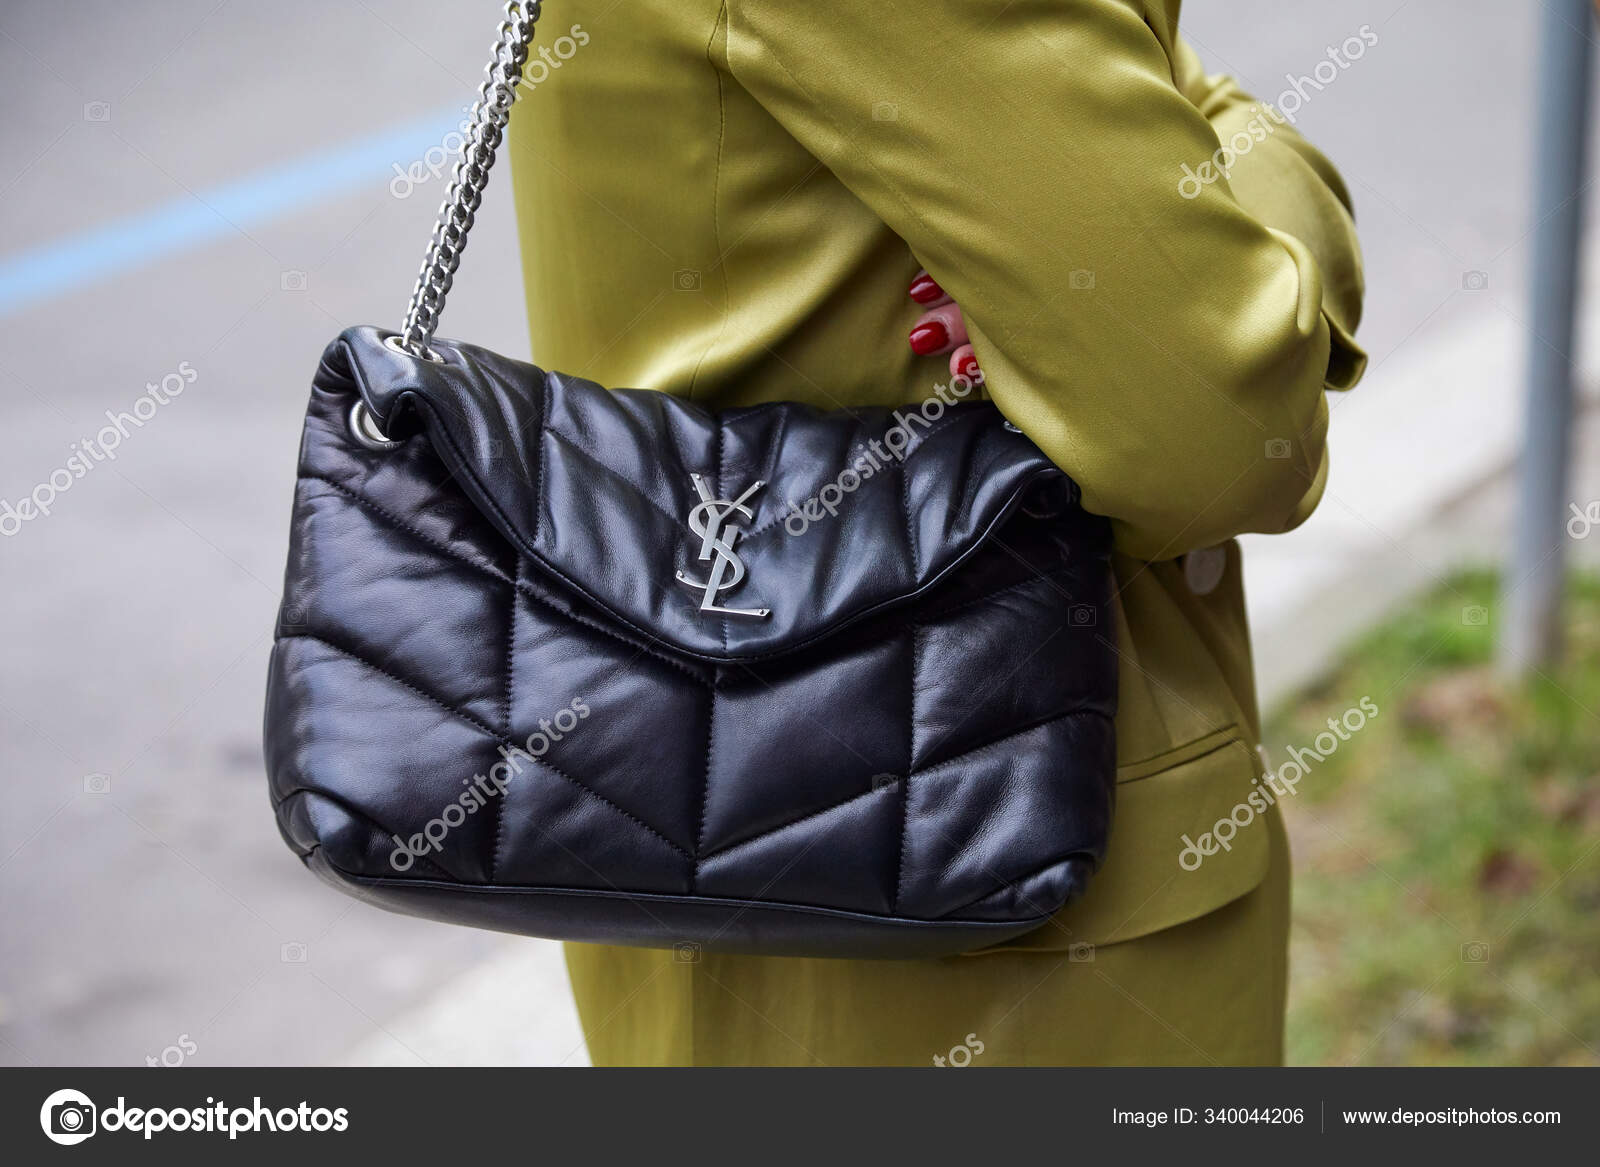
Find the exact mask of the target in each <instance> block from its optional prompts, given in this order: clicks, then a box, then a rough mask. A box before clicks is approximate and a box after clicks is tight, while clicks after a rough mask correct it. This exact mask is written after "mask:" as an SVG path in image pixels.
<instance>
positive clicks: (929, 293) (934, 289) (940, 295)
mask: <svg viewBox="0 0 1600 1167" xmlns="http://www.w3.org/2000/svg"><path fill="white" fill-rule="evenodd" d="M911 298H912V299H913V300H915V301H916V302H917V303H919V304H931V303H933V302H934V301H935V300H942V299H944V289H943V288H941V287H940V286H939V285H938V284H936V283H934V282H933V277H932V276H930V275H920V276H918V277H917V278H916V279H914V280H912V281H911Z"/></svg>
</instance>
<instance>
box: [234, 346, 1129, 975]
mask: <svg viewBox="0 0 1600 1167" xmlns="http://www.w3.org/2000/svg"><path fill="white" fill-rule="evenodd" d="M379 341H380V334H378V333H376V332H374V331H373V330H370V329H363V330H351V331H349V332H347V333H345V334H344V335H343V336H341V337H340V338H339V339H338V340H337V341H335V342H334V344H332V345H330V346H329V349H328V351H327V353H325V354H324V359H323V363H322V367H321V368H320V370H319V372H318V376H317V378H316V381H315V383H314V386H313V392H312V400H311V406H310V409H309V412H308V416H307V422H306V430H305V439H304V442H303V443H302V449H301V461H300V470H299V484H298V486H297V489H296V499H295V510H294V523H293V531H292V536H291V548H290V555H289V566H288V571H287V577H286V583H285V599H284V610H283V618H282V622H281V625H280V628H279V639H278V641H277V644H276V646H275V648H274V651H273V660H272V667H271V673H270V677H269V682H268V709H267V734H266V747H267V761H268V769H269V773H270V777H271V782H272V793H273V798H274V801H275V803H276V805H277V807H278V814H279V823H280V826H281V828H282V830H283V832H284V834H285V837H286V838H287V839H288V840H289V842H290V843H291V845H292V846H293V847H294V848H295V849H296V851H297V852H299V853H300V854H301V855H302V856H303V857H304V858H305V859H306V862H307V863H308V865H310V866H311V867H312V868H313V870H315V871H316V872H317V873H318V874H319V875H321V876H322V877H324V878H327V879H329V880H331V881H333V882H335V883H338V884H340V885H342V886H345V887H347V888H350V889H352V890H355V891H357V893H358V894H361V895H362V896H363V897H365V898H369V899H372V900H374V901H375V902H380V903H384V904H386V905H387V906H391V907H394V908H396V909H397V910H402V911H411V912H415V913H417V914H421V915H429V916H439V917H442V918H451V919H460V920H466V921H470V922H474V923H480V924H483V925H485V926H489V927H498V928H503V929H506V930H511V931H526V932H529V933H532V934H537V935H549V936H555V937H558V938H577V939H600V940H609V941H612V942H620V943H649V944H671V943H676V942H680V941H685V940H692V941H694V942H696V943H702V944H705V945H707V946H710V947H717V948H729V949H734V950H755V951H767V952H797V953H811V954H818V955H833V954H848V955H875V954H881V955H899V956H904V955H916V954H921V953H937V952H948V951H956V950H959V949H961V948H964V947H971V946H974V945H977V944H982V943H993V942H996V941H998V940H1000V939H1004V938H1005V937H1006V936H1009V935H1015V934H1016V933H1018V932H1020V931H1023V930H1026V929H1027V928H1029V927H1033V926H1036V925H1037V924H1038V923H1039V922H1040V921H1041V920H1042V919H1044V918H1045V917H1047V916H1048V915H1049V914H1050V913H1051V912H1053V911H1055V910H1056V909H1057V908H1059V907H1060V905H1061V904H1062V903H1063V902H1064V901H1065V900H1066V899H1067V898H1069V897H1070V896H1072V895H1074V894H1076V893H1077V892H1078V891H1079V890H1081V888H1082V886H1083V884H1084V882H1085V880H1086V879H1087V878H1088V875H1089V873H1090V872H1092V870H1093V869H1094V867H1096V866H1097V865H1098V863H1099V860H1100V858H1101V855H1102V853H1103V849H1104V844H1105V838H1106V833H1107V830H1108V827H1109V818H1110V813H1111V793H1112V777H1113V766H1114V757H1113V750H1114V746H1113V738H1112V734H1111V717H1112V715H1113V713H1114V700H1115V688H1116V682H1115V659H1114V652H1113V649H1112V646H1111V645H1110V642H1109V640H1108V639H1107V637H1106V635H1104V630H1107V629H1109V628H1110V627H1112V622H1111V619H1110V612H1109V609H1108V607H1107V606H1108V605H1109V603H1110V592H1109V570H1108V566H1107V540H1106V537H1105V529H1104V526H1103V524H1101V523H1100V522H1099V521H1098V520H1094V519H1091V518H1090V517H1088V516H1086V515H1084V514H1083V513H1082V512H1081V511H1079V510H1077V509H1076V508H1075V506H1074V505H1073V501H1074V499H1073V491H1072V488H1071V486H1070V484H1069V483H1067V482H1066V480H1065V479H1064V477H1063V476H1062V475H1061V474H1060V473H1059V471H1057V470H1055V469H1054V467H1052V466H1050V465H1049V463H1048V462H1047V461H1046V460H1045V459H1044V458H1043V456H1042V455H1041V454H1039V452H1038V451H1037V449H1036V448H1034V447H1033V446H1032V445H1031V443H1029V442H1027V440H1026V439H1025V438H1022V437H1021V435H1018V434H1016V433H1014V432H1011V431H1008V430H1007V429H1005V428H1004V427H1003V426H1002V425H1001V424H1000V420H1001V419H1000V418H999V416H998V414H997V413H996V412H995V411H994V410H993V408H992V407H991V406H988V405H986V404H979V403H973V404H970V405H962V406H957V407H954V408H951V409H949V410H947V411H945V414H944V416H943V417H942V418H940V419H939V420H937V421H936V422H934V423H932V424H931V425H925V426H922V427H920V428H918V429H916V430H914V431H913V432H914V436H915V440H914V441H913V442H912V443H911V445H910V447H909V449H908V450H907V452H906V454H905V457H904V458H903V459H901V460H898V461H897V462H895V463H894V464H893V465H892V466H891V467H890V468H889V469H887V470H885V471H884V472H882V473H881V474H880V475H877V476H875V477H874V478H873V479H872V480H870V481H867V482H864V483H862V484H861V486H860V488H859V489H858V490H856V491H854V492H853V493H851V494H850V495H849V497H848V498H846V499H845V500H844V501H843V502H842V503H841V505H840V506H839V508H838V514H837V515H836V516H833V517H826V518H824V519H823V520H821V521H818V522H814V523H812V524H810V525H809V526H808V528H807V530H806V531H805V532H804V533H803V534H793V533H791V532H789V531H786V530H785V527H784V518H785V515H786V514H787V513H788V509H789V504H790V503H793V502H801V501H803V500H804V499H805V498H808V497H810V496H812V495H814V494H815V493H816V492H817V491H819V490H820V489H821V488H822V486H823V485H825V484H826V483H828V482H830V481H835V480H836V478H837V475H838V473H839V470H840V469H841V468H842V467H844V466H847V465H849V464H850V463H851V461H852V460H853V459H854V458H855V457H856V454H857V451H859V450H860V449H861V448H862V446H863V444H864V443H871V442H874V441H881V440H882V439H883V438H884V435H885V432H886V430H887V429H888V428H889V427H890V426H892V425H894V424H895V421H894V418H893V417H892V416H891V415H889V414H887V413H885V412H883V411H859V412H858V414H857V415H844V414H827V413H820V412H818V411H815V410H812V409H808V408H803V407H798V406H790V405H781V406H770V407H761V408H757V409H749V410H737V411H730V412H729V413H725V414H722V415H711V414H708V413H705V412H704V411H702V410H699V409H697V408H695V407H694V406H692V405H688V404H686V403H684V402H681V401H676V400H674V399H672V398H668V397H665V396H663V395H660V394H654V393H647V392H639V391H619V392H608V391H606V390H602V389H600V388H599V387H598V386H594V385H592V384H590V383H588V382H582V381H578V380H576V379H573V378H566V377H562V376H560V375H559V374H546V373H544V372H542V371H541V370H538V369H536V368H533V367H532V366H529V365H525V364H520V363H518V362H513V361H509V360H506V359H504V358H501V357H498V356H495V355H494V354H492V353H486V352H484V351H483V350H477V349H471V348H468V347H467V346H456V345H450V344H442V343H441V344H438V345H437V346H436V347H438V348H439V349H440V350H441V351H442V352H443V353H444V354H445V357H446V363H445V364H444V365H431V364H424V363H422V362H417V361H411V360H408V359H405V358H402V357H400V356H398V355H397V354H394V353H392V352H390V351H389V350H387V349H384V348H383V347H382V346H381V344H380V343H379ZM358 397H359V398H360V399H363V400H364V401H365V402H366V403H367V405H368V406H369V407H370V408H371V409H372V410H373V411H374V413H375V414H376V415H377V416H378V417H379V418H380V419H381V424H383V425H384V426H385V427H386V429H387V430H388V432H390V433H391V434H392V435H393V436H395V437H396V438H397V439H398V440H399V444H398V445H397V446H395V447H393V448H390V449H386V450H374V449H371V448H369V447H367V446H364V445H363V444H362V443H360V442H359V441H357V440H356V439H355V438H354V436H353V435H352V432H351V430H350V427H349V424H348V415H349V412H350V409H351V407H352V406H353V405H354V404H355V403H356V401H357V400H358ZM696 474H698V475H700V476H701V478H702V479H703V480H704V482H705V484H706V487H707V489H708V490H709V491H711V492H712V496H713V497H716V498H732V497H735V496H737V494H738V493H739V492H740V491H741V490H743V489H744V488H746V487H747V486H748V485H749V484H750V483H751V482H753V481H757V480H761V481H764V482H766V483H767V487H766V488H765V489H764V491H763V492H762V494H761V495H758V496H756V497H755V498H754V499H752V509H753V512H754V513H753V515H752V517H751V518H750V519H749V520H748V521H747V522H746V523H745V524H744V525H745V527H746V530H747V533H744V534H743V537H742V538H740V539H739V540H738V541H737V543H736V545H735V546H736V550H737V552H738V554H739V556H740V558H741V560H742V562H743V566H744V567H745V568H746V570H747V572H748V576H747V578H745V580H744V581H743V582H742V583H740V584H739V585H738V587H737V589H736V590H732V591H731V592H730V593H729V595H728V596H726V597H724V598H723V601H722V602H723V603H731V604H733V605H736V606H744V605H747V604H748V605H754V604H760V605H762V606H766V607H770V609H771V615H770V617H768V618H766V619H759V620H758V619H752V618H748V617H729V616H721V615H716V614H707V613H704V612H701V611H700V610H699V609H698V607H697V604H698V600H699V593H697V592H695V591H693V590H691V589H689V588H687V587H684V586H683V585H682V584H680V583H678V582H677V581H676V580H675V579H674V573H675V572H677V571H679V570H687V571H689V572H690V573H691V574H694V575H696V576H703V574H704V570H705V569H704V567H703V565H701V564H699V563H698V562H697V561H696V552H697V551H698V550H699V549H700V547H701V541H700V538H699V536H697V535H696V534H695V533H694V532H692V531H691V530H690V529H689V524H688V516H689V515H690V512H691V511H692V510H693V508H694V506H695V505H696V504H697V503H698V502H700V501H701V496H699V495H698V494H697V491H696V488H695V486H694V484H693V480H692V477H691V476H692V475H696Z"/></svg>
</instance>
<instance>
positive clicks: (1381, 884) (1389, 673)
mask: <svg viewBox="0 0 1600 1167" xmlns="http://www.w3.org/2000/svg"><path fill="white" fill-rule="evenodd" d="M1497 587H1498V585H1497V581H1496V579H1495V577H1494V576H1493V575H1491V574H1489V573H1483V572H1474V573H1467V574H1463V575H1460V576H1458V577H1456V578H1454V579H1452V580H1451V581H1450V582H1449V583H1448V584H1446V585H1444V586H1443V587H1441V588H1440V589H1439V590H1438V591H1436V592H1434V593H1433V594H1431V595H1430V596H1428V597H1427V598H1426V599H1424V600H1422V601H1420V602H1418V603H1416V604H1414V605H1412V606H1411V607H1409V608H1408V609H1406V610H1405V611H1404V612H1402V613H1400V614H1399V615H1397V616H1396V617H1394V618H1393V619H1392V620H1390V621H1388V622H1387V623H1385V624H1384V625H1383V626H1382V627H1381V628H1379V629H1377V630H1375V631H1374V632H1373V633H1372V634H1371V635H1370V636H1368V637H1367V638H1366V639H1365V640H1364V641H1363V642H1362V643H1361V644H1360V645H1358V646H1357V647H1356V649H1355V650H1354V651H1352V652H1351V653H1350V654H1349V655H1348V656H1347V658H1346V659H1345V660H1344V661H1343V663H1341V664H1340V665H1339V666H1338V667H1337V668H1336V669H1335V670H1334V671H1333V672H1332V673H1331V674H1330V675H1329V677H1328V678H1327V679H1326V681H1324V682H1323V683H1322V684H1319V685H1317V686H1316V687H1315V688H1314V689H1313V690H1311V691H1308V692H1306V693H1303V694H1301V695H1299V696H1297V697H1295V698H1294V699H1292V700H1291V701H1289V702H1288V703H1286V705H1285V707H1284V708H1283V709H1281V710H1280V711H1278V713H1277V714H1276V715H1275V716H1274V717H1272V718H1271V719H1270V720H1269V722H1268V725H1267V727H1266V733H1265V738H1266V743H1267V747H1268V749H1269V751H1270V756H1271V760H1272V764H1273V765H1274V766H1281V765H1282V764H1283V762H1284V761H1285V760H1287V758H1288V757H1289V754H1288V752H1287V751H1288V749H1289V747H1298V748H1300V749H1302V750H1303V749H1305V748H1307V747H1312V748H1315V743H1316V739H1317V737H1318V735H1319V734H1325V732H1326V731H1327V730H1328V724H1327V723H1328V719H1329V718H1330V717H1331V718H1334V719H1335V720H1338V719H1340V718H1341V717H1342V716H1343V715H1344V714H1345V713H1346V711H1347V710H1350V709H1354V708H1359V706H1360V702H1361V700H1362V698H1363V697H1368V698H1370V699H1371V701H1372V702H1373V703H1374V704H1375V705H1376V706H1377V708H1378V710H1379V712H1378V715H1377V716H1376V717H1372V718H1370V719H1368V720H1367V721H1366V724H1365V725H1363V726H1362V728H1361V729H1360V730H1359V731H1356V732H1354V733H1348V739H1349V740H1347V741H1341V742H1340V743H1339V744H1338V746H1337V748H1336V749H1335V750H1333V751H1332V752H1330V753H1328V754H1327V756H1326V759H1325V760H1324V761H1321V762H1317V763H1316V764H1315V766H1314V768H1313V769H1312V770H1311V772H1310V773H1309V774H1308V775H1307V777H1306V778H1305V779H1304V780H1303V781H1302V782H1301V783H1300V784H1299V792H1298V794H1297V795H1295V796H1294V797H1292V798H1287V799H1285V800H1284V802H1283V806H1284V813H1285V816H1286V819H1287V822H1288V825H1289V833H1290V838H1291V840H1292V842H1293V846H1294V860H1295V888H1294V904H1295V906H1294V924H1293V929H1292V933H1291V960H1292V965H1291V969H1292V979H1291V988H1290V1001H1289V1051H1288V1056H1289V1060H1290V1062H1291V1063H1295V1064H1313V1065H1320V1064H1337V1065H1348V1064H1355V1065H1552V1064H1562V1065H1595V1064H1600V577H1593V576H1577V577H1574V579H1573V580H1572V583H1571V586H1570V590H1569V593H1568V605H1567V617H1566V624H1567V632H1568V639H1567V653H1566V657H1565V660H1564V662H1563V663H1562V664H1561V665H1560V666H1559V667H1557V668H1555V669H1552V670H1550V671H1549V673H1548V674H1547V675H1544V674H1541V675H1537V676H1535V677H1534V678H1533V679H1532V680H1531V681H1530V682H1529V683H1528V684H1527V685H1525V686H1520V687H1513V686H1508V685H1505V684H1503V683H1501V682H1500V681H1499V679H1498V678H1497V677H1496V676H1495V674H1494V672H1493V669H1492V667H1491V660H1492V655H1493V649H1494V637H1495V630H1496V625H1497V620H1496V615H1497V612H1498V595H1497ZM1328 741H1329V739H1328V737H1327V736H1324V737H1323V745H1326V744H1327V743H1328Z"/></svg>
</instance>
